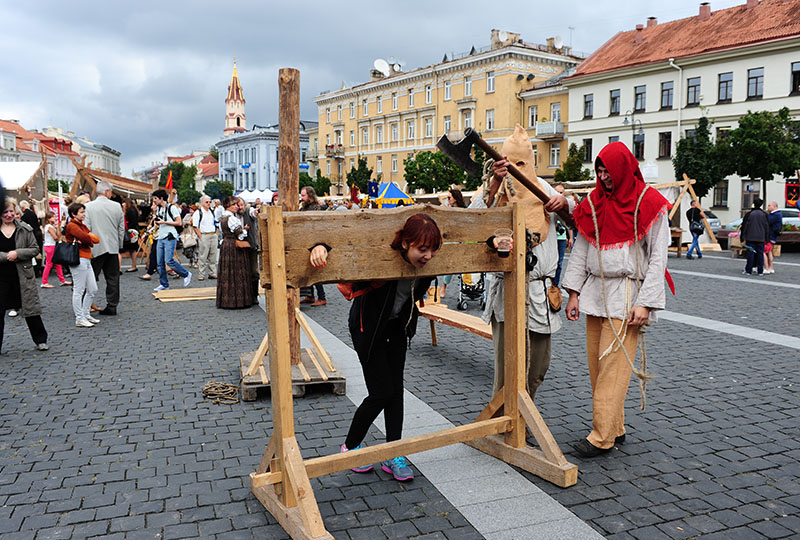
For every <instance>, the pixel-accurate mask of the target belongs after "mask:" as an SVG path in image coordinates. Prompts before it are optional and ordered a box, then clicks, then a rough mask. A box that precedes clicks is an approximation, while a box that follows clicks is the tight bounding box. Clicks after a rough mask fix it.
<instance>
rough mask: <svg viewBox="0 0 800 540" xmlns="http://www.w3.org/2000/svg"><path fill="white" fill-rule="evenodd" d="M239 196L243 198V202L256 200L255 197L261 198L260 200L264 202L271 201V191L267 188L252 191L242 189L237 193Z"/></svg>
mask: <svg viewBox="0 0 800 540" xmlns="http://www.w3.org/2000/svg"><path fill="white" fill-rule="evenodd" d="M239 197H241V198H242V200H244V202H247V203H251V202H256V199H261V202H262V203H264V204H266V203H269V202H270V201H272V191H270V190H268V189H264V190H258V189H254V190H252V191H242V192H240V193H239Z"/></svg>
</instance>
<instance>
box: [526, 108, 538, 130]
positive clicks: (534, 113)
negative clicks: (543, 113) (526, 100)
mask: <svg viewBox="0 0 800 540" xmlns="http://www.w3.org/2000/svg"><path fill="white" fill-rule="evenodd" d="M538 120H539V107H538V106H537V105H529V106H528V127H529V128H534V129H536V123H537V122H538Z"/></svg>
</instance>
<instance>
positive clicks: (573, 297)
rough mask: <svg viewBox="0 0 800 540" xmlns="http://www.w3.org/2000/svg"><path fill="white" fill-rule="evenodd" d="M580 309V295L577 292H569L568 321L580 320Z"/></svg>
mask: <svg viewBox="0 0 800 540" xmlns="http://www.w3.org/2000/svg"><path fill="white" fill-rule="evenodd" d="M578 307H579V301H578V293H576V292H575V291H569V300H567V319H569V320H570V321H577V320H578V318H579V317H580V311H579V310H578Z"/></svg>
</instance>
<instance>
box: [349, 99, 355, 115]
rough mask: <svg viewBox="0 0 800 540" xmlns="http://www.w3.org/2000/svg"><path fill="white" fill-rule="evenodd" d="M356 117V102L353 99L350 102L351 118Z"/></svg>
mask: <svg viewBox="0 0 800 540" xmlns="http://www.w3.org/2000/svg"><path fill="white" fill-rule="evenodd" d="M355 117H356V102H355V101H351V102H350V118H355Z"/></svg>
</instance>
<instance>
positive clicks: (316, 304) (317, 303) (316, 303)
mask: <svg viewBox="0 0 800 540" xmlns="http://www.w3.org/2000/svg"><path fill="white" fill-rule="evenodd" d="M327 303H328V301H327V300H317V301H316V302H314V303H313V304H311V306H312V307H313V306H324V305H325V304H327Z"/></svg>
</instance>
